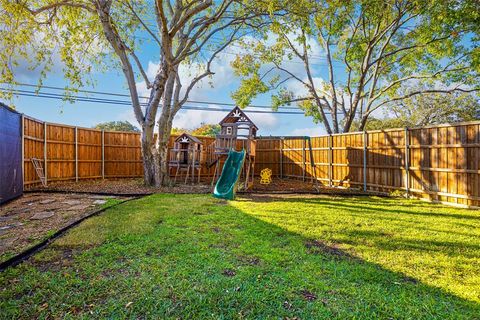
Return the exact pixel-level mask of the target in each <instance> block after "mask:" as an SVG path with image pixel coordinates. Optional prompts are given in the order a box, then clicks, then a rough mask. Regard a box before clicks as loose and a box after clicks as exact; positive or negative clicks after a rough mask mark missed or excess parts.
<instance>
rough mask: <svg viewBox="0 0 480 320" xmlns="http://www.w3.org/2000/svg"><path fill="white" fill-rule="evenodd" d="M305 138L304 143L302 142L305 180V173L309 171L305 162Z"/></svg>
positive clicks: (303, 175)
mask: <svg viewBox="0 0 480 320" xmlns="http://www.w3.org/2000/svg"><path fill="white" fill-rule="evenodd" d="M305 161H306V159H305V138H303V143H302V162H303V174H302V179H303V181H304V182H305V173H306V171H307V165H306V163H305Z"/></svg>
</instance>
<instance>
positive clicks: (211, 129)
mask: <svg viewBox="0 0 480 320" xmlns="http://www.w3.org/2000/svg"><path fill="white" fill-rule="evenodd" d="M220 130H221V127H220V125H219V124H208V123H202V124H201V125H200V126H199V127H197V128H195V129H190V130H189V129H182V128H173V129H172V134H182V133H184V132H186V133H189V134H192V135H194V136H203V137H215V136H216V135H217V134H219V133H220Z"/></svg>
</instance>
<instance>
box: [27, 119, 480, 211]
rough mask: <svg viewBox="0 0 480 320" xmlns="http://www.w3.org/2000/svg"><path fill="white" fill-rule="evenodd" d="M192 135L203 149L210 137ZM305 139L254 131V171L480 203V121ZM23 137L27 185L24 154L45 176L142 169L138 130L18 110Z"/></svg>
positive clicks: (30, 180) (206, 172)
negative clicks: (53, 119)
mask: <svg viewBox="0 0 480 320" xmlns="http://www.w3.org/2000/svg"><path fill="white" fill-rule="evenodd" d="M199 138H200V139H201V140H202V142H203V144H204V150H207V147H208V146H209V145H210V144H211V143H212V142H213V141H214V138H209V137H199ZM174 139H175V136H172V138H171V140H170V145H171V146H173V140H174ZM310 139H311V141H310V143H308V140H307V139H305V138H304V137H284V138H282V137H260V138H259V140H258V141H257V152H256V162H255V174H257V175H258V174H259V172H260V171H261V170H262V169H264V168H270V169H272V172H273V174H274V175H276V176H277V177H292V178H301V179H305V180H308V179H312V178H313V177H314V176H315V177H316V178H317V179H318V181H319V182H321V183H322V184H323V185H326V186H332V187H355V188H361V189H363V190H373V191H387V192H390V191H395V190H401V191H404V192H407V193H408V194H410V195H413V196H417V197H422V198H428V199H431V200H437V201H441V202H448V203H455V204H459V205H468V206H480V150H479V149H480V122H470V123H459V124H454V125H438V126H429V127H423V128H413V129H392V130H382V131H368V132H353V133H346V134H335V135H329V136H321V137H312V138H310ZM23 142H24V143H23V148H24V150H23V155H24V159H23V165H24V170H23V172H24V184H25V185H26V186H29V185H32V184H38V183H39V182H40V181H39V179H38V177H37V175H36V173H35V169H34V168H33V165H32V163H31V158H38V159H40V160H45V164H46V166H45V173H46V177H47V181H61V180H76V181H78V180H81V179H96V178H129V177H141V176H142V174H143V167H142V159H141V149H140V135H139V134H138V133H129V132H109V131H101V130H95V129H86V128H77V127H72V126H67V125H61V124H52V123H45V122H41V121H38V120H35V119H32V118H29V117H27V116H23ZM310 146H311V148H310ZM204 156H206V152H204ZM312 156H313V159H311V157H312ZM312 160H313V161H312ZM312 162H313V163H314V165H313V166H312ZM314 170H315V171H314ZM212 173H213V168H207V167H206V166H205V167H203V168H202V171H201V175H202V176H211V174H212ZM274 183H275V181H274Z"/></svg>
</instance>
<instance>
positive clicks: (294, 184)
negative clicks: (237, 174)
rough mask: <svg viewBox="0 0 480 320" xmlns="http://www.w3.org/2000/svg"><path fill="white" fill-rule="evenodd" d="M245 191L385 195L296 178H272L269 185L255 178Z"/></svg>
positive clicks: (260, 192) (255, 192)
mask: <svg viewBox="0 0 480 320" xmlns="http://www.w3.org/2000/svg"><path fill="white" fill-rule="evenodd" d="M246 193H254V194H275V193H285V194H295V193H298V194H308V193H312V194H328V195H367V194H368V195H385V193H381V192H372V191H368V192H364V191H363V190H361V189H359V188H348V189H347V188H338V187H337V188H333V187H328V186H324V185H322V184H321V183H320V182H319V183H318V184H315V183H314V182H312V181H311V179H306V180H305V181H303V180H302V179H296V178H277V177H273V178H272V183H271V184H269V185H263V184H261V183H260V179H259V178H256V179H255V183H254V184H253V187H252V188H251V189H249V190H248V191H247V192H246Z"/></svg>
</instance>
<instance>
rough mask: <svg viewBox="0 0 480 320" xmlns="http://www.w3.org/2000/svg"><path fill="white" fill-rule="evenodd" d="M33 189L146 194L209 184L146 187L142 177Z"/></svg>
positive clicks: (193, 190)
mask: <svg viewBox="0 0 480 320" xmlns="http://www.w3.org/2000/svg"><path fill="white" fill-rule="evenodd" d="M31 190H33V191H62V192H65V191H68V192H82V193H83V192H86V193H97V194H98V193H103V194H116V195H146V194H152V193H210V192H211V191H212V187H211V186H210V184H206V183H202V184H177V185H174V186H171V187H160V188H155V187H147V186H145V185H144V184H143V180H142V179H115V180H113V179H106V180H83V181H79V182H74V181H67V182H51V183H49V185H48V186H47V187H42V186H39V187H35V188H33V189H31Z"/></svg>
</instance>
